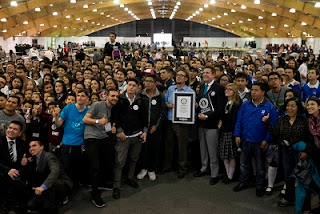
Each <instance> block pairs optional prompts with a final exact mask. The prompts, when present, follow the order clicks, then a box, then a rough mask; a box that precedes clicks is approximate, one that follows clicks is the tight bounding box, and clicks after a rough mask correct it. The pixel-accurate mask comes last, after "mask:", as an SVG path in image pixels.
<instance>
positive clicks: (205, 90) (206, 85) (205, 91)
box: [203, 83, 208, 95]
mask: <svg viewBox="0 0 320 214" xmlns="http://www.w3.org/2000/svg"><path fill="white" fill-rule="evenodd" d="M207 91H208V84H207V83H206V84H205V85H204V90H203V95H205V94H206V93H207Z"/></svg>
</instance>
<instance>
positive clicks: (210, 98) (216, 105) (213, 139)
mask: <svg viewBox="0 0 320 214" xmlns="http://www.w3.org/2000/svg"><path fill="white" fill-rule="evenodd" d="M214 72H215V69H214V68H212V67H205V68H204V70H203V82H204V84H202V85H200V92H199V95H198V98H197V103H198V105H199V114H198V127H199V140H200V154H201V163H202V166H201V169H200V171H199V172H198V173H196V174H194V176H195V177H201V176H203V175H205V174H208V172H209V170H210V171H211V179H210V184H211V185H214V184H216V183H217V182H218V181H219V177H218V172H219V159H218V144H219V130H218V123H219V120H220V117H221V115H222V113H223V109H224V106H225V104H226V98H225V95H224V88H223V86H221V85H220V84H219V83H217V82H216V81H214V77H215V75H214ZM208 160H210V161H208ZM209 162H210V163H209ZM208 163H209V167H210V168H209V167H208Z"/></svg>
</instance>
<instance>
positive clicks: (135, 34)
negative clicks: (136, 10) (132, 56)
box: [132, 21, 137, 37]
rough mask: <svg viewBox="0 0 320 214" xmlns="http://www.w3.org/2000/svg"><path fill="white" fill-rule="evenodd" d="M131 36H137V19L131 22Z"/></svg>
mask: <svg viewBox="0 0 320 214" xmlns="http://www.w3.org/2000/svg"><path fill="white" fill-rule="evenodd" d="M132 36H133V37H136V36H137V21H133V22H132Z"/></svg>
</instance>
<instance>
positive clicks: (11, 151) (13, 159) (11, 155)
mask: <svg viewBox="0 0 320 214" xmlns="http://www.w3.org/2000/svg"><path fill="white" fill-rule="evenodd" d="M9 144H10V147H9V154H10V158H11V161H12V162H16V161H15V158H14V154H13V148H12V147H13V144H14V142H13V141H9Z"/></svg>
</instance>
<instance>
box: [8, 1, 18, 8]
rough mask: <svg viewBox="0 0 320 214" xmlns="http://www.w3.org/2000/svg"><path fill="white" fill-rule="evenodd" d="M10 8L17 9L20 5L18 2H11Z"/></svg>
mask: <svg viewBox="0 0 320 214" xmlns="http://www.w3.org/2000/svg"><path fill="white" fill-rule="evenodd" d="M10 6H11V7H17V6H18V3H17V2H16V1H11V2H10Z"/></svg>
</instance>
